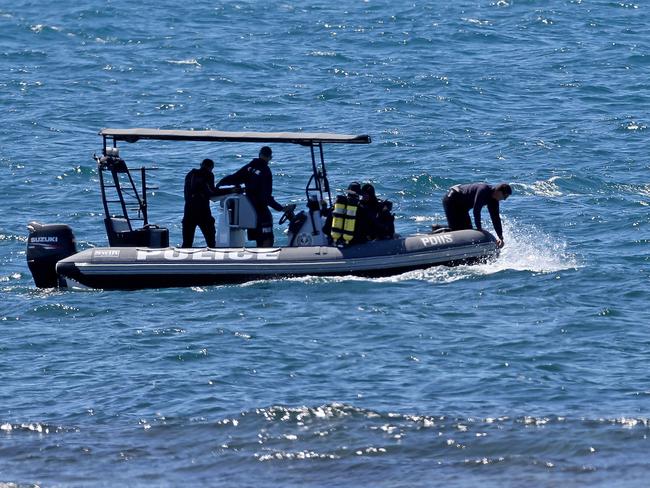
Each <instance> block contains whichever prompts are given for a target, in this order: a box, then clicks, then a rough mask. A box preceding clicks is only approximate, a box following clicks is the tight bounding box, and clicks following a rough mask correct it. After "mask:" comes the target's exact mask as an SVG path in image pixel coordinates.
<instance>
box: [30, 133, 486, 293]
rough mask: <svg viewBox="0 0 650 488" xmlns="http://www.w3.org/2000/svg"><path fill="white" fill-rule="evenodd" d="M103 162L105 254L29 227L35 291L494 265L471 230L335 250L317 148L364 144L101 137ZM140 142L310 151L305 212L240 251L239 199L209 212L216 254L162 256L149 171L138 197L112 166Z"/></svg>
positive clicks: (288, 137) (249, 223)
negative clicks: (285, 146)
mask: <svg viewBox="0 0 650 488" xmlns="http://www.w3.org/2000/svg"><path fill="white" fill-rule="evenodd" d="M100 135H101V136H102V137H103V151H102V156H101V157H98V158H96V161H97V165H98V173H99V176H100V188H101V195H102V203H103V206H104V212H105V219H104V224H105V226H106V231H107V236H108V241H109V245H108V246H107V247H97V248H91V249H86V250H83V251H81V252H77V249H76V244H75V238H74V235H73V233H72V230H71V229H70V227H69V226H67V225H64V224H49V225H42V224H39V223H36V222H32V223H30V224H29V226H28V228H29V231H30V234H29V238H28V244H27V261H28V265H29V268H30V270H31V272H32V275H33V277H34V281H35V283H36V285H37V286H39V287H54V286H59V287H77V286H81V287H89V288H102V289H137V288H160V287H174V286H203V285H218V284H225V283H240V282H245V281H250V280H259V279H276V278H286V277H295V276H308V275H312V276H336V275H358V276H370V277H374V276H389V275H394V274H399V273H403V272H405V271H410V270H414V269H422V268H428V267H430V266H434V265H456V264H462V263H473V262H477V261H485V260H486V259H489V258H492V257H494V256H496V255H497V253H498V250H497V246H496V239H495V238H494V237H493V236H492V235H491V234H490V233H488V232H485V231H478V230H461V231H453V232H452V231H449V230H448V229H444V228H440V229H437V230H436V231H432V232H431V233H428V234H415V235H411V236H406V237H401V236H397V235H396V236H394V237H393V238H391V239H382V240H372V241H369V242H364V243H360V244H351V245H338V246H337V245H334V244H333V240H332V238H331V236H330V235H328V234H326V233H325V232H324V231H323V227H324V221H325V217H324V216H325V214H326V213H327V212H328V211H329V209H331V208H332V195H331V192H330V186H329V181H328V177H327V171H326V168H325V160H324V151H323V147H324V145H326V144H369V143H370V142H371V140H370V137H368V136H365V135H359V136H354V135H342V134H327V133H287V132H282V133H274V132H272V133H255V132H222V131H176V130H156V129H103V130H102V131H101V132H100ZM140 140H172V141H205V142H239V143H242V142H251V143H274V144H277V143H290V144H298V145H301V146H305V147H307V148H309V150H310V153H311V163H312V175H311V177H310V178H309V180H308V181H307V185H306V187H305V197H306V209H305V210H303V211H300V212H298V213H297V214H296V213H294V212H293V210H294V208H295V207H291V208H289V209H287V210H286V211H285V213H284V214H283V216H282V218H281V219H280V222H281V223H283V222H285V221H286V222H289V232H288V234H287V236H288V244H287V245H286V246H279V247H269V248H255V247H253V248H251V247H246V242H245V234H246V231H247V229H253V228H255V227H256V225H257V215H256V213H255V209H254V208H253V207H252V205H251V203H250V201H249V199H248V197H247V196H246V195H243V194H241V193H240V192H239V191H237V190H236V189H233V191H232V192H231V193H225V194H223V195H220V196H218V197H214V198H213V200H214V201H215V202H216V203H217V205H215V206H216V207H217V208H216V222H217V226H216V241H217V247H215V248H203V249H200V248H176V247H170V246H169V231H168V230H167V229H165V228H161V227H158V226H156V225H153V224H150V223H149V220H148V205H147V200H146V195H147V186H146V171H147V169H146V168H141V169H140V188H138V186H137V185H136V183H135V180H134V178H133V175H132V173H131V170H130V169H129V167H128V166H127V164H126V162H125V161H124V160H123V159H121V158H120V157H119V150H118V148H117V143H118V142H119V141H124V142H130V143H134V142H137V141H140Z"/></svg>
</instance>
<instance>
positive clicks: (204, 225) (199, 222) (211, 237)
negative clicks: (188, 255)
mask: <svg viewBox="0 0 650 488" xmlns="http://www.w3.org/2000/svg"><path fill="white" fill-rule="evenodd" d="M197 227H198V228H199V229H201V232H202V233H203V237H204V238H205V243H206V245H207V246H208V247H217V241H216V234H217V231H216V229H215V227H214V217H213V216H212V214H210V213H208V214H201V215H195V214H193V213H192V212H191V211H190V212H185V216H184V217H183V244H182V245H181V247H192V244H194V232H195V231H196V228H197Z"/></svg>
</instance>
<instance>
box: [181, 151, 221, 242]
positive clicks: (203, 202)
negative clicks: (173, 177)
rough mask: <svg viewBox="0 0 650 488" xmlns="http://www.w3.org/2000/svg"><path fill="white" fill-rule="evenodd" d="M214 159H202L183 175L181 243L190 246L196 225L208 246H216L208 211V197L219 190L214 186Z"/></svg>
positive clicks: (210, 215) (213, 228) (211, 220)
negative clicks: (183, 204)
mask: <svg viewBox="0 0 650 488" xmlns="http://www.w3.org/2000/svg"><path fill="white" fill-rule="evenodd" d="M213 169H214V161H212V160H211V159H204V160H203V161H202V162H201V167H200V168H199V169H196V168H194V169H192V170H190V172H189V173H187V175H186V176H185V189H184V193H185V211H184V214H183V244H182V246H181V247H192V244H193V243H194V232H195V231H196V227H197V226H198V227H199V229H201V232H202V233H203V237H205V243H206V244H207V246H208V247H216V230H215V227H214V217H213V216H212V212H211V211H210V197H213V196H215V195H217V194H219V193H220V192H218V191H217V189H216V188H215V187H214V174H213V173H212V170H213Z"/></svg>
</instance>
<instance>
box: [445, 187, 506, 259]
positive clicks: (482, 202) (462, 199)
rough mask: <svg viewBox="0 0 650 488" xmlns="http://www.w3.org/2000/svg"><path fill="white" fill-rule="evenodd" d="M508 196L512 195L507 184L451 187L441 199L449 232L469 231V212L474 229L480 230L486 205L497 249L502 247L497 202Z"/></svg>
mask: <svg viewBox="0 0 650 488" xmlns="http://www.w3.org/2000/svg"><path fill="white" fill-rule="evenodd" d="M510 195H512V188H511V187H510V185H509V184H507V183H499V184H498V185H496V186H491V185H488V184H487V183H469V184H466V185H456V186H453V187H451V188H450V189H449V191H448V192H447V194H446V195H445V196H444V198H443V199H442V206H443V208H444V209H445V215H446V216H447V223H448V225H449V228H450V229H451V230H463V229H471V228H472V221H471V219H470V217H469V211H470V210H473V213H474V223H475V224H476V228H477V229H478V230H482V226H481V209H482V208H483V207H484V206H486V205H487V208H488V211H489V212H490V218H491V219H492V225H493V226H494V230H495V232H496V233H497V237H498V239H497V247H503V229H502V226H501V217H500V216H499V202H500V201H502V200H505V199H507V198H508V197H509V196H510Z"/></svg>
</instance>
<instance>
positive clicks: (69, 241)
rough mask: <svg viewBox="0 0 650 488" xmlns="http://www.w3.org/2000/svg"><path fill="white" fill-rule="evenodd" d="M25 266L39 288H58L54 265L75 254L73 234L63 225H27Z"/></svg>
mask: <svg viewBox="0 0 650 488" xmlns="http://www.w3.org/2000/svg"><path fill="white" fill-rule="evenodd" d="M27 229H29V237H28V238H27V266H29V270H30V271H31V272H32V276H33V277H34V282H35V283H36V286H38V287H39V288H53V287H55V286H58V284H59V279H58V277H57V274H56V263H58V262H59V261H60V260H62V259H64V258H67V257H68V256H71V255H73V254H75V253H76V252H77V246H76V243H75V238H74V234H73V233H72V229H71V228H70V226H68V225H65V224H39V223H38V222H30V223H29V224H28V225H27Z"/></svg>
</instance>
